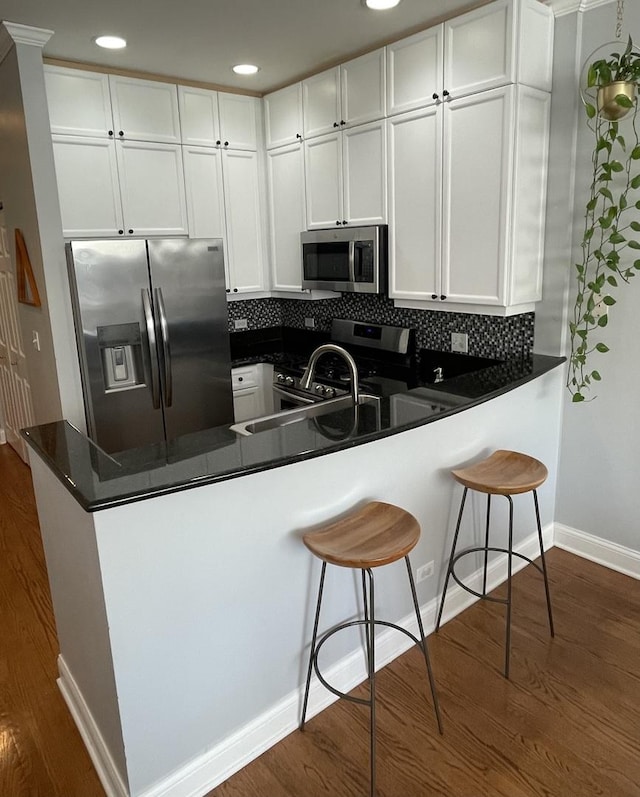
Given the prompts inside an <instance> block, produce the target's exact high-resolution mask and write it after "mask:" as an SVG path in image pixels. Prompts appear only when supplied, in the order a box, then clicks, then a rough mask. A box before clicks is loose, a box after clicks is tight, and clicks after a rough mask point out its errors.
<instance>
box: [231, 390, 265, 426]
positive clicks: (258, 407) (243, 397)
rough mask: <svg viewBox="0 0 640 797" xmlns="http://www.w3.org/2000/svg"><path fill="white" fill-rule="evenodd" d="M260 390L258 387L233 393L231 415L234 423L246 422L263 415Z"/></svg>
mask: <svg viewBox="0 0 640 797" xmlns="http://www.w3.org/2000/svg"><path fill="white" fill-rule="evenodd" d="M261 399H262V390H261V389H260V388H259V387H252V388H248V389H247V390H234V391H233V414H234V416H235V422H236V423H240V422H241V421H248V420H249V419H250V418H259V417H260V416H262V415H264V414H265V413H264V409H263V407H262V401H261Z"/></svg>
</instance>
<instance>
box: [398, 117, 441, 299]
mask: <svg viewBox="0 0 640 797" xmlns="http://www.w3.org/2000/svg"><path fill="white" fill-rule="evenodd" d="M442 113H443V108H442V105H432V106H431V107H429V108H424V109H422V110H419V111H412V112H410V113H407V114H402V115H401V116H394V117H393V118H391V119H388V120H387V133H388V139H389V170H388V174H389V181H388V190H389V296H392V297H394V298H396V299H414V300H425V299H429V300H430V299H434V298H437V297H438V296H439V295H440V266H441V257H442V255H441V249H442V239H441V225H442V219H441V207H442Z"/></svg>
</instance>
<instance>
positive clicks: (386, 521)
mask: <svg viewBox="0 0 640 797" xmlns="http://www.w3.org/2000/svg"><path fill="white" fill-rule="evenodd" d="M302 539H303V542H304V544H305V545H306V546H307V548H308V549H309V550H310V551H311V552H312V553H313V554H314V555H315V556H317V557H318V558H319V559H321V560H322V571H321V573H320V586H319V588H318V602H317V606H316V615H315V621H314V625H313V637H312V640H311V651H310V654H309V668H308V671H307V683H306V687H305V692H304V703H303V706H302V721H301V723H300V729H301V730H304V724H305V719H306V714H307V703H308V700H309V686H310V684H311V673H312V670H314V669H315V672H316V675H317V676H318V679H319V680H320V682H321V683H322V685H323V686H325V687H326V688H327V689H328V690H329V691H330V692H333V694H334V695H337V696H338V697H343V698H345V699H346V700H350V701H352V702H354V703H360V704H363V705H367V706H369V708H370V710H371V725H370V749H371V756H370V767H371V778H370V793H371V795H373V794H374V793H375V772H376V737H375V723H376V711H375V697H376V682H375V672H376V668H375V627H376V625H379V626H386V627H387V628H395V629H396V630H397V631H402V633H403V634H406V635H407V636H408V637H410V638H411V639H412V640H413V641H414V642H415V643H416V645H418V647H419V648H420V649H421V650H422V654H423V656H424V660H425V664H426V666H427V675H428V677H429V685H430V687H431V695H432V697H433V706H434V709H435V714H436V720H437V722H438V730H439V731H440V733H442V722H441V719H440V707H439V704H438V697H437V694H436V688H435V683H434V680H433V673H432V671H431V662H430V661H429V652H428V650H427V641H426V639H425V636H424V629H423V627H422V618H421V617H420V608H419V606H418V598H417V596H416V588H415V583H414V580H413V574H412V572H411V563H410V561H409V551H411V550H412V549H413V548H414V547H415V545H416V543H417V542H418V540H419V539H420V525H419V523H418V521H417V520H416V519H415V517H414V516H413V515H411V514H410V513H409V512H406V511H405V510H404V509H400V507H397V506H394V505H392V504H385V503H382V502H381V501H372V502H370V503H368V504H366V505H365V506H363V507H362V508H360V509H357V510H355V511H354V512H352V513H351V514H349V515H347V516H346V517H343V518H341V519H340V520H336V521H334V522H331V523H329V524H328V525H326V526H322V527H321V528H319V529H316V530H314V531H311V532H308V533H307V534H305V535H304V537H303V538H302ZM403 557H404V560H405V563H406V566H407V574H408V576H409V585H410V588H411V598H412V600H413V607H414V610H415V613H416V619H417V621H418V630H419V634H420V636H419V637H416V636H414V635H413V634H412V633H411V632H409V631H407V630H406V629H405V628H402V627H401V626H399V625H396V624H394V623H390V622H386V621H384V620H377V619H376V617H375V604H374V579H373V572H372V571H373V568H375V567H382V566H383V565H388V564H391V562H396V561H398V560H399V559H402V558H403ZM327 564H332V565H337V566H338V567H348V568H351V569H354V570H361V571H362V597H363V603H364V619H363V620H354V621H352V622H345V623H341V624H339V625H337V626H335V627H334V628H332V629H330V630H329V631H327V632H326V633H325V634H323V635H322V637H321V638H320V640H318V622H319V620H320V607H321V605H322V593H323V589H324V578H325V573H326V569H327ZM357 625H360V626H364V628H365V645H366V654H367V674H368V681H369V697H368V698H360V697H354V696H352V695H348V694H345V693H344V692H340V691H339V690H338V689H336V688H334V687H333V686H331V684H329V683H327V681H326V680H325V679H324V677H323V676H322V674H321V672H320V670H319V668H318V653H319V652H320V649H321V647H322V646H323V645H324V643H325V642H326V641H327V640H328V639H329V638H330V637H331V636H333V635H334V634H335V633H337V632H338V631H341V630H342V629H345V628H350V627H352V626H357Z"/></svg>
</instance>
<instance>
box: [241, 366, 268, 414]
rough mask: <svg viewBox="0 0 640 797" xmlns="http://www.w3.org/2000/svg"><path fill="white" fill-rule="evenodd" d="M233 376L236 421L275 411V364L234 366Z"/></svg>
mask: <svg viewBox="0 0 640 797" xmlns="http://www.w3.org/2000/svg"><path fill="white" fill-rule="evenodd" d="M231 378H232V383H233V412H234V416H235V422H236V423H240V422H241V421H248V420H249V419H250V418H260V417H261V416H263V415H268V414H269V413H271V412H273V397H272V392H271V386H272V382H273V366H271V365H267V364H263V363H259V364H257V365H247V366H241V367H239V368H233V369H232V371H231Z"/></svg>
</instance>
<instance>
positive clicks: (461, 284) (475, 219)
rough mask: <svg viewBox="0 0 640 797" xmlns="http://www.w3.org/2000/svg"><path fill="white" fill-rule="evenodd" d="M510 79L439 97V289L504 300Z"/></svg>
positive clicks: (457, 297)
mask: <svg viewBox="0 0 640 797" xmlns="http://www.w3.org/2000/svg"><path fill="white" fill-rule="evenodd" d="M512 92H513V86H509V87H507V88H501V89H494V90H493V91H485V92H482V93H481V94H474V95H472V96H470V97H464V98H462V99H460V100H452V101H451V102H449V103H445V105H444V110H445V116H444V142H445V150H444V175H445V177H444V197H443V206H444V231H443V235H444V241H443V256H444V263H443V283H444V284H443V294H444V295H445V296H446V297H447V300H449V301H454V302H466V303H474V304H485V305H501V304H505V257H506V251H507V229H508V226H507V225H508V224H509V222H510V206H509V187H510V185H511V183H512V178H513V175H512V169H511V162H512V158H511V152H512V145H511V137H512V132H511V131H512V130H513V126H514V118H513V102H512Z"/></svg>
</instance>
